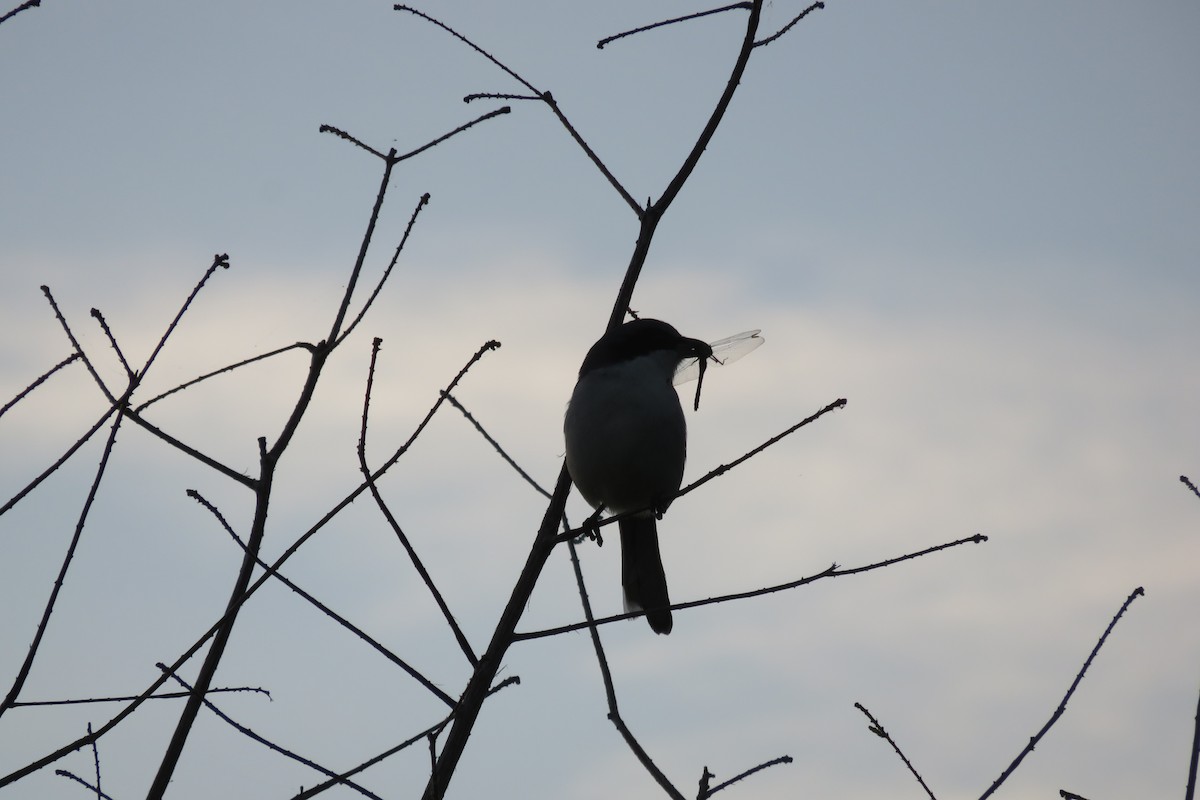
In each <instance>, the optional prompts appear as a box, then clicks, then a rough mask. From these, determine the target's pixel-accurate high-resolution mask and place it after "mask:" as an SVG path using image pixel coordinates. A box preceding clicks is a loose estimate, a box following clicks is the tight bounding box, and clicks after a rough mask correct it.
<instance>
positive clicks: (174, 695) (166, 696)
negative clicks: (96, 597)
mask: <svg viewBox="0 0 1200 800" xmlns="http://www.w3.org/2000/svg"><path fill="white" fill-rule="evenodd" d="M230 692H254V693H256V694H265V695H266V696H267V697H270V696H271V693H270V692H268V691H267V690H266V689H264V688H262V687H261V686H230V687H223V688H216V689H209V690H208V693H209V694H225V693H230ZM190 694H191V692H162V693H161V694H154V695H150V696H149V697H147V698H146V699H147V700H178V699H179V698H180V697H187V696H188V695H190ZM137 699H138V696H137V695H125V696H123V697H87V698H78V699H72V700H18V701H17V702H15V703H13V708H20V707H21V706H76V705H85V704H91V703H128V702H129V701H130V700H137ZM88 734H89V735H88V737H87V741H85V742H84V744H88V743H89V742H95V741H96V739H98V738H99V737H98V736H96V735H95V734H94V733H93V732H92V731H88Z"/></svg>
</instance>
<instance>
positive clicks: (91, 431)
mask: <svg viewBox="0 0 1200 800" xmlns="http://www.w3.org/2000/svg"><path fill="white" fill-rule="evenodd" d="M116 412H117V409H116V408H114V407H112V406H110V407H109V408H108V410H106V411H105V412H104V413H103V414H102V415H100V419H98V420H96V424H94V425H92V427H90V428H88V430H87V432H86V433H84V434H83V435H82V436H80V437H79V438H78V439H76V440H75V444H73V445H71V446H70V447H68V448H67V451H66V452H65V453H63V454H62V455H61V456H59V458H58V460H56V461H55V462H54V463H53V464H51V465H50V466H48V467H46V469H44V470H42V473H41V474H40V475H38V476H37V477H36V478H34V479H33V480H32V481H30V482H29V483H28V484H26V486H25V488H23V489H21V491H19V492H17V493H16V494H14V495H13V496H12V498H11V499H9V500H8V502H6V503H5V504H4V505H3V506H0V515H3V514H4V513H5V512H7V511H8V510H9V509H10V508H12V507H13V506H15V505H16V504H17V503H19V502H21V500H22V499H24V497H25V496H26V495H27V494H29V493H30V492H32V491H33V490H34V489H36V488H37V487H38V485H39V484H41V482H42V481H44V480H46V478H49V477H50V476H51V475H52V474H54V472H55V470H57V469H58V468H59V467H61V466H62V465H63V464H65V463H67V460H68V459H69V458H70V457H71V456H73V455H75V453H76V451H78V450H79V448H81V447H83V446H84V444H86V443H87V442H88V441H89V440H90V439H91V438H92V436H94V435H95V433H96V431H98V430H100V428H101V426H102V425H104V423H105V422H107V421H108V418H109V417H111V416H112V415H113V414H115V413H116Z"/></svg>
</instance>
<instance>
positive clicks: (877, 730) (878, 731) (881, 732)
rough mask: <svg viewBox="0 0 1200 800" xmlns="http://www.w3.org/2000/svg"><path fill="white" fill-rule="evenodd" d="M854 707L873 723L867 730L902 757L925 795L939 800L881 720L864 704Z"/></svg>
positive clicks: (857, 704)
mask: <svg viewBox="0 0 1200 800" xmlns="http://www.w3.org/2000/svg"><path fill="white" fill-rule="evenodd" d="M854 707H855V708H857V709H858V710H859V711H861V712H862V713H863V714H865V715H866V717H867V719H869V720H870V721H871V725H870V727H868V728H867V730H869V731H870V732H871V733H873V734H875V735H876V736H878V737H879V738H881V739H883V740H884V741H886V742H887V743H888V744H890V745H891V746H892V749H893V750H895V751H896V755H898V756H900V760H901V761H903V762H904V766H906V767H908V771H909V772H911V773H912V774H913V777H914V778H916V779H917V783H919V784H921V788H922V789H924V790H925V794H927V795H929V800H937V798H936V797H934V795H933V790H932V789H930V788H929V786H928V785H926V783H925V779H924V778H922V777H921V773H919V772H917V768H916V767H914V766H913V765H912V762H911V761H909V760H908V756H906V755H904V752H903V751H902V750H901V749H900V745H898V744H896V740H895V739H893V738H892V737H891V734H889V733H888V732H887V731H886V730H885V729H884V727H883V725H882V724H880V722H879V720H877V719H875V716H874V715H873V714H872V713H871V712H870V711H867V707H866V706H864V705H863V704H862V703H855V704H854Z"/></svg>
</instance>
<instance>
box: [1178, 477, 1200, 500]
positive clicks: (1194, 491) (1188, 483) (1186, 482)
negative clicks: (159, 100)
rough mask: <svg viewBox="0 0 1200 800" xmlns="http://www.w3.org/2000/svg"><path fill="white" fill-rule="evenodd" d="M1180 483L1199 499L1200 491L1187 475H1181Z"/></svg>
mask: <svg viewBox="0 0 1200 800" xmlns="http://www.w3.org/2000/svg"><path fill="white" fill-rule="evenodd" d="M1179 482H1180V483H1182V484H1183V485H1184V486H1186V487H1188V488H1189V489H1191V490H1192V494H1194V495H1196V496H1197V497H1200V489H1197V488H1196V484H1194V483H1192V482H1191V480H1190V479H1189V478H1188V476H1187V475H1180V476H1179Z"/></svg>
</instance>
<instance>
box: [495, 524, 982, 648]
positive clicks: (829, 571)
mask: <svg viewBox="0 0 1200 800" xmlns="http://www.w3.org/2000/svg"><path fill="white" fill-rule="evenodd" d="M987 540H988V539H987V537H986V536H984V535H983V534H979V533H977V534H975V535H974V536H968V537H967V538H965V539H958V540H956V541H953V542H946V543H945V544H939V545H934V546H933V547H926V548H925V549H924V550H918V551H916V552H915V553H906V554H905V555H902V556H896V557H895V558H889V559H886V560H884V561H878V562H876V563H874V564H866V565H864V566H861V567H850V568H849V569H842V568H841V567H839V566H838V565H837V564H833V565H832V566H830V567H828V568H826V569H825V570H823V571H821V572H818V573H816V574H814V575H808V576H806V577H803V578H797V579H796V580H794V581H788V582H787V583H780V584H776V585H774V586H766V587H764V588H762V589H751V590H748V591H744V592H734V593H732V594H723V595H718V596H716V597H708V598H705V599H704V600H690V601H688V602H686V603H673V604H672V605H670V606H668V608H669V609H670V610H672V611H681V610H683V609H685V608H699V607H700V606H707V605H712V604H713V603H728V602H731V601H733V600H745V599H747V598H750V597H758V596H759V595H764V594H773V593H775V592H783V591H787V590H789V589H795V588H797V587H800V586H804V585H806V584H809V583H815V582H817V581H819V580H822V579H824V578H840V577H842V576H844V575H857V574H859V573H862V572H871V571H873V570H877V569H883V568H884V567H890V566H891V565H893V564H899V563H900V562H901V561H909V560H910V559H914V558H920V557H922V556H927V555H930V554H931V553H936V552H938V551H939V550H947V549H949V548H951V547H957V546H958V545H961V544H968V543H970V544H979V543H980V542H986V541H987ZM641 616H645V612H644V611H633V612H630V613H627V614H613V615H612V616H609V617H601V618H600V619H598V620H596V621H595V622H576V623H573V624H571V625H561V626H559V627H557V628H545V629H543V630H539V631H528V632H526V633H517V634H515V635H514V636H513V638H514V639H515V640H516V641H525V640H528V639H542V638H545V637H547V636H558V635H559V634H563V633H570V632H572V631H578V630H583V629H584V628H590V627H593V626H596V625H607V624H609V623H611V622H618V621H620V620H623V619H637V618H638V617H641Z"/></svg>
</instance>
